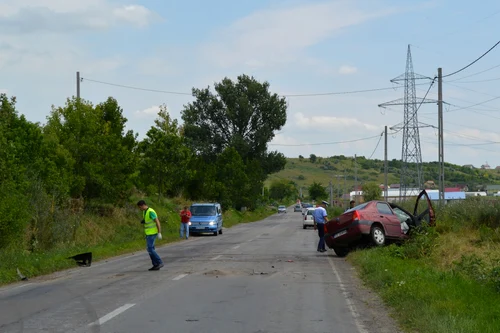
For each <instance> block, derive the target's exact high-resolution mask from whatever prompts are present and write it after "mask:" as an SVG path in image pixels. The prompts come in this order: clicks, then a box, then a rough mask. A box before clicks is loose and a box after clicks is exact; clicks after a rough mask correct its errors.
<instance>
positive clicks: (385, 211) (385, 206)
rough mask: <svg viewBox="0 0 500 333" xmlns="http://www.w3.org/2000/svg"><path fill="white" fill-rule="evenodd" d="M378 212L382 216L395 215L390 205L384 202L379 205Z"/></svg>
mask: <svg viewBox="0 0 500 333" xmlns="http://www.w3.org/2000/svg"><path fill="white" fill-rule="evenodd" d="M377 210H378V212H379V213H380V214H385V215H394V214H393V212H392V210H391V208H390V207H389V205H388V204H386V203H383V202H378V203H377Z"/></svg>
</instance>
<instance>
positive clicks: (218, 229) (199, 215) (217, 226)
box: [189, 203, 223, 236]
mask: <svg viewBox="0 0 500 333" xmlns="http://www.w3.org/2000/svg"><path fill="white" fill-rule="evenodd" d="M189 210H190V211H191V224H190V225H189V233H208V232H211V233H213V234H214V235H215V236H217V234H222V224H223V220H222V208H221V206H220V204H219V203H194V204H192V205H191V207H190V208H189Z"/></svg>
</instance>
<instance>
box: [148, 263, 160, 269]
mask: <svg viewBox="0 0 500 333" xmlns="http://www.w3.org/2000/svg"><path fill="white" fill-rule="evenodd" d="M162 267H163V264H159V265H155V266H153V267H151V268H150V269H148V271H159V270H160V268H162Z"/></svg>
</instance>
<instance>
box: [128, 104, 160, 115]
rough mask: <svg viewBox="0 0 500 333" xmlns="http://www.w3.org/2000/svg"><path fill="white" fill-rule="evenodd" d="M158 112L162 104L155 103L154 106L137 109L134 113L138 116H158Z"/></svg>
mask: <svg viewBox="0 0 500 333" xmlns="http://www.w3.org/2000/svg"><path fill="white" fill-rule="evenodd" d="M158 112H160V106H159V105H153V106H151V107H149V108H146V109H144V110H138V111H135V112H134V115H135V116H136V117H138V118H150V117H152V116H154V117H156V115H158Z"/></svg>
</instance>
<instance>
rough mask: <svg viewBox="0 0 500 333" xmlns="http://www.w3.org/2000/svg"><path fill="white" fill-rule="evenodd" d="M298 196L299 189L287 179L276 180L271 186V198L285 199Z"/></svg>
mask: <svg viewBox="0 0 500 333" xmlns="http://www.w3.org/2000/svg"><path fill="white" fill-rule="evenodd" d="M296 196H297V189H296V188H295V186H294V185H293V184H292V183H290V182H289V181H287V180H286V179H280V180H275V181H273V182H272V183H271V186H270V188H269V198H271V199H274V200H278V201H281V200H285V199H290V198H294V197H296Z"/></svg>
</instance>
